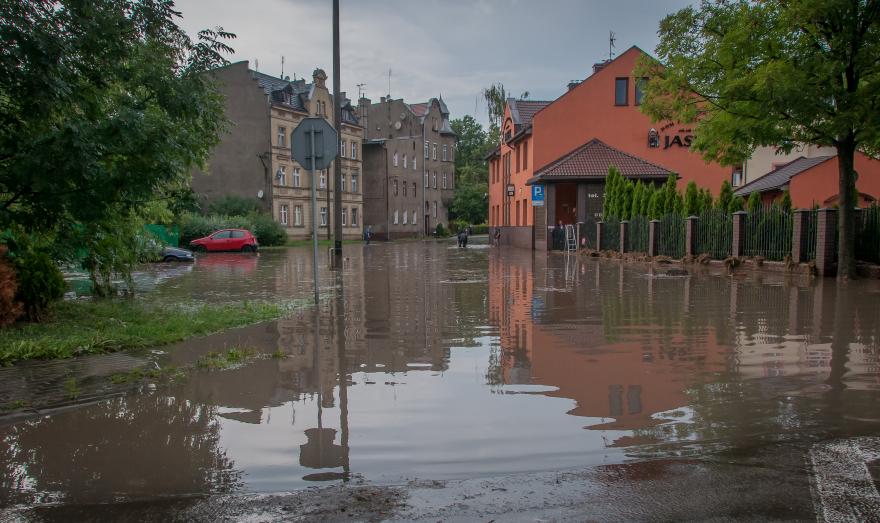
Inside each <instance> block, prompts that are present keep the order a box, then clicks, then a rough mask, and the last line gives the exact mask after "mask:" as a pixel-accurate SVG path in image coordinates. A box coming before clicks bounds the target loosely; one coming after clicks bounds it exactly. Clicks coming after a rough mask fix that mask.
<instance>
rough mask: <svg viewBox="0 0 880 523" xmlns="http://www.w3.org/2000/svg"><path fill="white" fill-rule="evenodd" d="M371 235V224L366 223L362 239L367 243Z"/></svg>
mask: <svg viewBox="0 0 880 523" xmlns="http://www.w3.org/2000/svg"><path fill="white" fill-rule="evenodd" d="M372 236H373V226H372V225H367V228H366V229H365V230H364V241H365V242H366V244H367V245H369V244H370V238H372Z"/></svg>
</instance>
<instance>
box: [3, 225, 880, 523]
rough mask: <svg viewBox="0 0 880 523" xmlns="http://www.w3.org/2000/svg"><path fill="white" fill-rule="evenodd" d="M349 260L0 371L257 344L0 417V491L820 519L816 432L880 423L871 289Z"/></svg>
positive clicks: (849, 434) (230, 272) (27, 498)
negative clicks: (248, 306) (258, 308)
mask: <svg viewBox="0 0 880 523" xmlns="http://www.w3.org/2000/svg"><path fill="white" fill-rule="evenodd" d="M322 254H323V255H324V256H326V252H324V253H322ZM345 258H346V259H345V264H344V267H343V270H342V271H341V274H340V272H336V273H332V272H330V271H328V270H326V263H323V262H322V267H321V278H322V289H321V290H322V293H323V294H324V295H326V299H325V300H324V301H323V302H322V303H321V306H320V307H319V308H317V309H314V308H311V307H310V308H304V309H301V310H298V311H297V312H295V313H293V314H291V315H290V316H288V317H285V318H283V319H281V320H278V321H274V322H269V323H264V324H260V325H255V326H250V327H245V328H241V329H236V330H232V331H228V332H225V333H221V334H216V335H212V336H208V337H206V338H199V339H192V340H188V341H186V342H182V343H179V344H176V345H173V346H168V347H162V348H160V352H157V353H152V354H149V355H108V356H98V357H95V358H94V359H93V360H92V361H94V362H97V363H94V364H91V363H89V362H88V359H85V358H84V360H87V361H86V362H85V363H83V362H76V363H72V362H70V361H61V362H49V363H42V364H41V363H37V364H33V365H31V366H21V367H19V368H13V369H4V370H3V371H4V372H5V374H4V381H5V382H6V385H4V387H13V386H14V387H37V388H38V386H39V385H38V384H39V382H40V380H41V379H43V378H45V376H53V375H54V374H53V373H55V374H58V373H59V372H60V370H59V369H69V368H71V366H74V367H76V366H77V365H79V366H81V367H84V368H85V369H87V370H84V371H83V372H86V373H90V374H91V379H92V381H93V382H100V381H101V380H105V381H106V380H109V375H110V373H111V372H113V369H115V368H116V367H115V366H114V365H116V363H113V362H118V361H119V359H120V358H128V359H131V360H134V361H135V362H144V361H147V362H155V364H157V365H163V366H164V365H174V366H186V365H192V364H193V363H194V362H196V361H197V360H198V358H199V357H202V356H204V355H205V354H207V353H209V352H212V351H213V352H219V351H224V350H228V349H230V348H246V349H248V350H252V351H254V352H255V353H257V354H263V355H266V356H267V357H262V358H255V359H253V360H252V361H249V362H245V363H243V364H241V365H237V366H233V367H231V368H226V369H214V370H209V369H197V370H194V371H193V372H192V373H191V374H189V375H188V376H187V377H185V378H184V379H180V380H174V381H171V382H169V383H161V382H160V383H159V384H157V385H155V386H148V387H143V388H142V389H140V390H130V391H128V392H127V393H124V394H116V395H111V396H104V397H101V396H100V395H98V396H96V397H94V398H91V400H90V401H88V402H84V403H82V404H78V405H73V406H68V407H66V408H62V409H53V410H46V411H44V412H41V413H39V414H38V415H33V416H29V417H20V416H19V417H14V418H13V417H7V419H5V420H3V418H0V438H2V446H0V468H2V471H3V479H2V484H0V504H2V506H4V507H6V508H11V509H13V511H15V512H14V513H19V515H22V517H30V516H33V517H34V518H36V519H40V518H44V517H45V518H47V519H52V518H57V519H65V516H71V515H77V514H78V515H80V516H81V515H82V514H89V512H88V511H86V512H84V513H79V512H75V511H76V510H80V509H77V507H84V506H94V505H97V504H106V503H110V502H116V503H123V502H124V503H127V504H128V505H129V506H133V507H139V508H138V510H153V511H156V512H155V513H156V514H159V515H161V514H162V513H163V511H165V510H167V511H169V512H168V513H169V514H170V513H175V514H176V513H178V511H180V510H183V509H184V508H192V507H196V509H198V505H199V503H204V500H206V499H207V500H211V499H216V498H212V496H213V495H217V496H223V495H241V496H253V495H257V494H269V493H272V494H276V493H287V492H291V491H300V490H302V489H304V488H306V487H312V486H333V485H338V484H341V483H343V482H349V484H351V485H366V486H373V487H377V488H384V487H389V488H404V489H409V490H407V491H405V492H404V494H403V496H404V497H408V501H407V502H406V503H407V504H406V505H403V504H401V505H395V506H393V507H391V508H388V512H387V513H385V512H382V513H381V514H380V513H379V512H375V513H369V512H368V513H365V515H363V517H364V518H365V519H369V518H374V517H375V518H380V519H381V518H382V517H400V518H402V519H419V518H426V519H427V518H435V519H436V518H437V517H440V518H441V519H445V520H450V519H452V520H454V519H455V518H456V517H458V518H462V519H471V518H472V517H473V518H478V517H482V516H484V515H487V514H494V513H501V514H504V513H509V512H510V511H515V512H516V513H518V514H519V515H520V516H522V517H524V518H525V520H534V519H535V518H540V517H547V516H548V514H549V515H550V516H551V519H552V518H559V519H573V520H576V519H581V517H579V516H582V515H584V514H587V513H589V514H590V518H592V519H597V520H615V519H621V518H623V519H654V518H659V519H666V518H672V519H677V518H678V517H679V516H682V515H687V516H688V517H697V518H699V517H710V516H713V515H722V516H726V517H754V518H783V519H815V510H816V506H819V505H821V499H820V498H821V496H817V495H816V487H815V480H813V479H812V477H813V476H814V475H815V470H813V468H811V463H813V467H819V466H820V465H817V464H816V463H817V461H816V460H815V459H813V460H812V461H811V458H810V456H811V451H812V449H814V448H816V445H818V444H823V443H825V442H831V441H837V440H840V439H846V438H855V437H871V436H876V435H878V434H880V282H878V281H869V280H865V281H857V282H854V283H852V284H850V285H848V286H838V285H837V284H836V283H835V281H834V280H831V279H813V280H810V279H799V278H787V277H785V276H784V275H781V274H749V273H745V272H742V273H738V274H737V275H735V276H733V277H731V276H728V275H726V274H723V273H720V272H718V273H717V274H716V273H713V270H711V269H707V268H703V267H698V268H695V269H689V270H692V272H694V273H693V274H690V275H685V276H682V275H677V274H678V273H677V272H676V271H669V270H668V268H667V267H664V266H655V267H651V266H649V265H647V264H640V263H629V264H621V263H620V262H618V261H615V260H598V259H593V258H587V257H582V258H578V257H565V256H563V255H557V254H554V255H550V256H546V255H544V254H540V253H532V252H530V251H525V250H515V249H511V250H507V249H494V248H493V249H490V248H487V247H486V246H485V245H476V246H474V247H473V248H469V249H467V250H459V249H457V248H455V247H454V244H452V243H434V242H401V243H395V244H374V245H370V246H362V245H351V246H346V247H345ZM322 260H324V261H325V258H322ZM337 277H338V278H340V279H341V283H342V289H343V290H342V293H340V292H339V287H338V285H337V283H338V282H337V281H335V278H337ZM310 278H311V254H310V251H309V250H307V249H304V248H291V249H287V250H279V251H268V252H264V253H260V254H259V255H258V256H249V255H237V254H236V255H233V254H230V255H223V254H219V255H208V256H203V257H201V258H200V259H198V260H197V263H196V264H195V265H194V266H192V267H190V266H185V265H166V266H159V267H156V268H152V269H150V270H149V271H148V272H145V273H142V274H139V275H138V284H139V286H140V287H141V290H142V293H141V295H140V297H139V298H138V299H144V300H154V301H157V302H159V303H173V302H175V301H178V300H180V301H184V300H196V301H209V302H224V301H237V300H266V299H269V300H272V299H278V300H290V299H296V298H307V297H309V296H310V295H311V292H312V290H311V280H310ZM269 355H271V357H270V356H269ZM107 362H109V363H107ZM104 367H106V369H105V368H104ZM59 375H60V374H59ZM41 376H42V377H43V378H41ZM15 380H18V381H15ZM865 455H866V456H867V455H868V453H866V454H865ZM878 457H880V456H878ZM876 459H877V457H875V458H872V460H873V461H872V460H868V458H866V460H867V462H868V465H867V466H868V470H870V471H871V472H872V473H873V474H874V475H875V476H874V481H877V472H878V468H880V467H878V463H880V462H878V461H876ZM517 478H522V480H521V484H520V485H519V486H518V485H517V484H518V483H520V481H519V480H518V479H517ZM560 478H561V479H560ZM481 482H483V483H481ZM554 482H555V483H554ZM551 483H554V485H556V486H552V487H546V485H548V484H551ZM453 485H454V487H453ZM523 485H526V486H525V487H523ZM539 485H544V486H545V487H540V486H539ZM442 487H448V488H449V489H450V491H449V493H447V494H445V495H444V494H443V493H441V492H440V490H443V489H442ZM523 488H525V489H527V491H528V492H531V494H530V495H531V496H532V497H533V498H537V499H538V501H533V502H527V501H523V499H525V498H523V496H525V497H526V498H528V497H529V494H528V493H527V492H525V493H524V491H522V490H518V489H523ZM704 490H705V492H704ZM819 490H820V491H821V488H820V489H819ZM685 491H686V492H685ZM820 494H821V492H820ZM444 496H445V497H444ZM468 496H471V498H468ZM472 498H473V499H477V501H474V502H471V503H470V504H469V503H468V501H466V500H468V499H472ZM513 498H516V499H513ZM224 499H226V498H224ZM443 500H445V501H443ZM505 500H506V501H505ZM591 500H592V501H594V502H595V503H594V504H593V505H591V506H590V507H589V508H587V507H586V506H583V505H581V503H588V502H590V501H591ZM664 500H665V501H664ZM817 500H819V501H817ZM666 501H670V502H671V504H670V505H669V506H667V504H666ZM508 502H509V503H510V504H509V505H507V506H506V507H505V506H504V505H505V503H508ZM255 503H256V502H255ZM517 503H519V505H518V504H517ZM816 503H818V504H819V505H816ZM33 504H42V505H43V506H44V507H45V512H39V511H38V512H36V513H29V512H27V510H26V507H28V506H31V505H33ZM456 504H458V505H456ZM455 506H457V508H454V509H453V508H450V507H455ZM28 510H29V509H28ZM95 510H96V511H98V510H100V511H106V510H110V509H108V508H107V507H106V506H105V507H103V508H100V509H95ZM114 510H117V509H114ZM118 510H120V512H119V513H111V514H113V515H115V516H120V515H121V514H124V510H125V509H124V508H118ZM279 510H280V509H279ZM19 511H20V512H19ZM469 511H471V512H469ZM548 511H553V512H552V513H549V512H548ZM95 514H104V515H107V513H106V512H95ZM206 514H208V515H206ZM326 515H327V514H325V516H326ZM191 516H192V517H193V518H194V519H201V518H206V519H214V518H215V517H216V516H217V515H216V514H209V513H204V512H195V513H193V514H192V515H191ZM336 516H340V515H339V514H335V516H334V517H336ZM156 517H157V519H162V517H161V516H156ZM340 517H341V516H340ZM530 517H531V518H532V519H529V518H530ZM270 519H272V518H270ZM322 519H332V518H329V516H328V517H327V518H322ZM488 519H492V518H489V517H486V520H488Z"/></svg>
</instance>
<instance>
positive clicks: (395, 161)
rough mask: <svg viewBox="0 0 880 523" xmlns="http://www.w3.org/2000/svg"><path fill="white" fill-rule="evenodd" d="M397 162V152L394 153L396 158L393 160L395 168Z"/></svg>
mask: <svg viewBox="0 0 880 523" xmlns="http://www.w3.org/2000/svg"><path fill="white" fill-rule="evenodd" d="M397 160H398V158H397V151H394V158H393V160H392V162H393V163H394V166H395V167H397Z"/></svg>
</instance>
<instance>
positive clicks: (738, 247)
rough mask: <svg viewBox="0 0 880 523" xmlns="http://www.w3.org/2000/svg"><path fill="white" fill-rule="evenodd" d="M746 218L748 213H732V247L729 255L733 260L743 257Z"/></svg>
mask: <svg viewBox="0 0 880 523" xmlns="http://www.w3.org/2000/svg"><path fill="white" fill-rule="evenodd" d="M746 216H748V213H747V212H745V211H736V212H735V213H733V245H731V246H730V255H731V256H733V257H734V258H739V257H740V256H742V255H743V241H744V240H745V232H746Z"/></svg>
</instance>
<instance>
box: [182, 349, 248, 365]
mask: <svg viewBox="0 0 880 523" xmlns="http://www.w3.org/2000/svg"><path fill="white" fill-rule="evenodd" d="M256 357H257V352H256V351H254V350H252V349H247V348H240V347H239V348H232V349H229V350H228V351H226V352H209V353H208V354H206V355H204V356H202V357H201V358H199V360H198V361H197V362H196V367H198V368H200V369H209V370H223V369H228V368H230V367H234V366H237V365H241V364H242V363H245V362H246V361H248V360H251V359H254V358H256Z"/></svg>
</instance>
